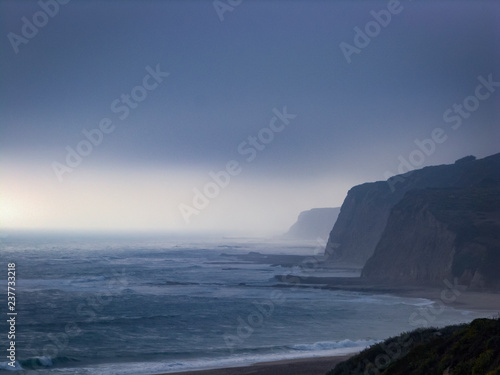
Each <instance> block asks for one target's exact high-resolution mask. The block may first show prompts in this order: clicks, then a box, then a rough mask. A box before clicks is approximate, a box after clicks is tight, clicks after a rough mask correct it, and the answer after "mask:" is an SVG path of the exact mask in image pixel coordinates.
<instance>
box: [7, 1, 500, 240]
mask: <svg viewBox="0 0 500 375" xmlns="http://www.w3.org/2000/svg"><path fill="white" fill-rule="evenodd" d="M54 1H55V0H42V2H35V1H30V2H28V1H22V0H12V1H2V2H1V3H0V17H1V18H0V29H1V33H0V36H1V39H0V50H1V53H0V67H1V76H0V100H1V104H0V105H1V108H0V109H1V110H0V126H1V129H0V178H1V180H0V181H1V186H0V188H1V189H0V194H1V195H0V199H1V210H2V211H1V215H0V226H1V227H2V228H37V229H100V230H117V229H120V230H127V231H130V230H165V231H172V230H174V231H176V230H190V231H198V230H218V231H230V230H237V231H238V232H240V233H252V234H261V233H264V232H280V231H283V232H284V231H286V230H287V229H288V227H289V226H290V225H291V224H293V222H294V221H295V219H296V217H297V215H298V213H299V212H300V211H301V210H306V209H310V208H313V207H335V206H340V205H341V204H342V201H343V199H344V197H345V195H346V193H347V191H348V189H349V188H350V187H352V186H354V185H356V184H360V183H363V182H367V181H376V180H383V179H385V178H386V177H384V176H387V174H388V173H396V171H397V170H398V166H399V165H400V164H401V161H400V160H401V157H402V158H404V159H405V160H410V156H412V157H413V159H412V160H413V161H414V162H415V164H417V165H415V166H416V167H422V166H425V165H436V164H443V163H453V162H454V161H455V160H456V159H458V158H460V157H462V156H465V155H469V154H473V155H476V156H477V157H484V156H488V155H490V154H493V153H497V152H500V147H499V141H500V106H499V104H500V87H499V85H498V84H497V85H496V84H495V83H494V82H500V49H499V46H500V4H499V3H498V2H495V1H469V2H461V1H446V2H444V1H443V2H438V1H428V2H420V1H413V2H407V1H402V2H401V3H397V2H392V3H387V2H375V1H372V2H358V1H310V0H307V1H306V0H302V1H275V0H274V1H270V0H269V1H254V0H243V1H241V2H238V1H236V0H232V1H231V3H232V4H233V5H234V6H231V5H228V4H229V3H228V1H227V0H223V1H221V2H219V3H217V2H216V3H215V5H218V9H216V7H215V6H214V2H212V1H102V0H99V1H78V0H73V1H70V2H68V3H67V4H60V3H55V2H54ZM61 2H62V3H64V2H65V1H62V0H61ZM44 4H45V5H44ZM54 4H57V6H56V5H54ZM388 4H390V5H388ZM388 6H389V8H390V9H389V10H387V9H388ZM44 8H45V9H44ZM382 10H385V11H382ZM391 12H392V13H391ZM48 13H51V14H48ZM377 14H378V15H377ZM388 14H390V20H389V19H388V16H387V15H388ZM376 18H378V19H379V21H376ZM377 22H378V23H377ZM380 23H383V24H385V25H382V26H381V25H380ZM37 25H38V26H37ZM360 30H361V32H362V33H363V35H360V33H359V31H360ZM356 34H357V36H356ZM366 34H368V35H366ZM370 34H371V35H372V36H371V37H370ZM355 36H356V37H355ZM167 73H168V74H167ZM478 77H483V79H482V80H481V79H478ZM488 80H489V81H490V83H489V84H488ZM491 82H493V83H491ZM479 85H482V87H481V88H479V91H477V88H478V86H479ZM122 95H123V96H122ZM471 96H472V98H470V97H471ZM467 98H468V99H467ZM464 100H465V103H464ZM455 103H456V104H460V105H462V106H464V108H462V109H461V110H459V109H457V108H458V107H453V105H454V104H455ZM466 108H468V109H466ZM447 111H448V112H447ZM459 111H461V112H459ZM460 113H461V114H460ZM443 115H445V118H443ZM99 127H101V129H99ZM436 128H441V129H442V131H441V133H440V134H441V136H440V138H439V140H440V141H441V142H442V143H435V147H432V146H431V145H430V144H429V143H426V144H427V146H428V147H429V149H428V152H427V153H428V154H429V155H427V154H425V155H424V153H423V152H421V153H420V154H419V152H416V153H415V152H414V151H415V150H418V147H417V145H416V143H415V140H420V141H423V140H424V139H427V138H430V137H431V136H432V134H433V132H434V131H435V129H436ZM95 129H98V130H95ZM84 130H85V131H87V132H90V133H87V134H91V135H89V137H90V138H91V139H90V140H89V139H88V138H87V136H85V134H84V133H83V131H84ZM438 133H439V130H438ZM434 134H436V133H434ZM249 137H256V138H249ZM259 137H260V138H259ZM443 139H445V141H444V142H443ZM91 141H93V142H94V143H95V144H92V143H90V142H91ZM89 145H90V148H89ZM71 150H73V151H71ZM68 153H70V154H72V155H71V156H68ZM75 154H76V156H75ZM78 154H79V155H78ZM422 155H424V157H423V158H422V157H421V156H422ZM228 163H229V164H228ZM228 167H229V172H230V173H231V174H229V173H228V172H224V173H222V174H219V185H223V186H222V187H221V186H218V187H217V188H215V185H214V183H215V182H213V177H211V176H210V172H218V171H221V170H226V168H228ZM227 176H229V178H230V180H229V181H228V178H227ZM193 189H198V190H193ZM197 191H200V192H201V194H204V196H205V198H200V197H199V194H197V193H196V192H197ZM204 191H205V193H207V194H205V193H204ZM206 195H211V196H212V197H207V196H206ZM193 199H194V200H195V202H193Z"/></svg>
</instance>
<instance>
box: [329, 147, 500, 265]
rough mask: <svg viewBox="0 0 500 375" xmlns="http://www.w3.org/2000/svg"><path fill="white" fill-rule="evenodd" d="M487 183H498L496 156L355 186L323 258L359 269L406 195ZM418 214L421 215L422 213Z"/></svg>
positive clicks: (499, 163)
mask: <svg viewBox="0 0 500 375" xmlns="http://www.w3.org/2000/svg"><path fill="white" fill-rule="evenodd" d="M488 181H491V182H492V183H496V182H497V181H500V154H495V155H492V156H489V157H486V158H484V159H480V160H476V159H475V158H474V157H470V156H469V157H466V158H463V159H460V160H457V161H456V162H455V164H452V165H438V166H433V167H426V168H422V169H419V170H415V171H412V172H408V173H406V174H402V175H398V176H394V177H392V178H390V179H388V180H387V181H378V182H373V183H366V184H362V185H358V186H355V187H353V188H352V189H351V190H349V192H348V194H347V197H346V198H345V200H344V203H343V204H342V207H341V210H340V214H339V217H338V219H337V221H336V223H335V225H334V227H333V229H332V231H331V232H330V236H329V239H328V243H327V246H326V249H325V255H326V256H327V258H328V260H329V261H331V262H336V263H343V264H352V265H358V266H363V265H364V264H365V263H366V261H367V260H368V259H369V258H370V257H371V256H372V255H373V253H374V251H375V247H376V246H377V243H378V242H379V241H380V240H381V236H382V232H383V231H384V229H385V227H386V224H387V220H388V218H389V214H390V212H391V209H392V208H393V207H394V206H395V205H396V204H397V203H398V202H400V201H401V200H402V199H403V197H404V196H405V194H406V193H407V192H409V191H412V190H416V189H426V188H467V187H472V186H477V185H478V184H481V183H487V182H488ZM419 214H421V215H424V212H421V213H419ZM426 220H428V222H429V225H438V223H436V222H432V220H433V219H432V218H431V217H429V218H427V219H426ZM442 230H443V231H445V228H442ZM443 233H444V232H443ZM446 236H451V234H449V233H447V234H446ZM449 240H451V238H449Z"/></svg>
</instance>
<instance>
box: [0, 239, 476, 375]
mask: <svg viewBox="0 0 500 375" xmlns="http://www.w3.org/2000/svg"><path fill="white" fill-rule="evenodd" d="M0 243H1V249H0V270H1V271H0V275H2V277H1V280H0V288H1V293H0V294H1V296H2V298H1V304H2V305H1V306H0V314H1V315H2V318H1V323H0V332H1V334H0V348H1V349H2V350H1V351H2V352H3V353H4V355H2V358H0V373H19V374H30V375H31V374H33V375H34V374H39V375H44V374H67V375H104V374H106V375H114V374H120V375H128V374H130V375H132V374H133V375H152V374H159V373H168V372H177V371H188V370H195V369H207V368H219V367H232V366H241V365H246V364H252V363H256V362H265V361H273V360H280V359H289V358H303V357H315V356H329V355H337V354H339V355H340V354H345V353H351V352H357V351H360V350H362V349H363V348H365V347H367V346H370V345H372V344H374V343H376V342H378V341H380V340H382V339H385V338H387V337H389V336H391V335H395V334H398V333H401V332H403V331H409V330H412V329H414V328H417V326H415V320H413V321H412V319H411V318H410V317H411V316H412V314H413V316H414V315H415V314H416V313H418V312H419V311H423V310H422V309H424V310H425V309H427V310H429V311H432V310H430V309H432V307H433V303H432V301H430V300H427V299H423V298H404V297H397V296H393V295H388V294H369V293H360V292H352V291H342V290H326V289H322V288H313V287H306V285H299V284H298V283H295V284H294V286H293V287H290V285H289V284H288V285H285V284H284V283H282V282H279V281H278V279H277V278H276V276H278V275H286V274H293V275H295V276H297V279H296V280H301V278H305V277H307V276H308V275H311V274H314V275H315V276H326V275H329V276H345V277H355V276H358V275H359V272H358V271H357V270H352V269H337V270H325V269H321V268H319V267H317V268H315V269H313V270H311V269H310V268H309V269H307V270H306V269H304V268H303V267H284V266H280V265H278V264H263V263H256V262H252V261H249V260H245V258H241V257H240V255H242V254H248V253H250V252H258V253H261V254H294V255H304V256H307V257H311V259H314V257H315V256H317V255H318V253H320V251H321V250H322V249H321V246H318V244H316V243H314V242H304V241H302V242H298V241H295V242H291V241H281V240H278V239H270V240H266V239H243V238H222V237H221V238H214V237H211V238H202V237H196V238H194V237H192V238H185V237H180V236H171V237H158V238H147V237H133V236H126V237H117V236H115V237H107V236H98V235H96V236H77V235H74V236H40V235H31V236H26V235H11V236H8V237H4V238H1V239H0ZM9 263H11V264H12V263H14V264H15V303H16V304H15V312H16V313H17V315H15V327H14V329H15V340H14V341H15V362H14V365H15V367H12V366H10V365H9V361H10V360H9V359H8V358H7V357H8V355H7V356H6V355H5V353H7V354H9V348H10V341H11V340H9V339H8V337H7V333H8V332H9V323H8V322H7V320H8V318H9V317H11V316H8V315H7V313H8V312H9V310H8V305H7V268H8V264H9ZM441 310H442V309H441ZM441 310H439V314H435V315H434V316H433V321H432V322H431V323H432V324H431V325H432V326H444V325H447V324H453V323H458V322H468V321H471V320H472V319H474V318H476V317H479V316H480V314H479V313H476V312H472V311H466V310H456V309H453V308H451V307H447V306H446V307H445V308H444V310H442V311H441ZM418 321H420V322H421V321H422V320H418Z"/></svg>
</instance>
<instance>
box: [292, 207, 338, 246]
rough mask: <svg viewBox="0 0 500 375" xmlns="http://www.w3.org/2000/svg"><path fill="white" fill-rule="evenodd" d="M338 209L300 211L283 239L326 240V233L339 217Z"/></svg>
mask: <svg viewBox="0 0 500 375" xmlns="http://www.w3.org/2000/svg"><path fill="white" fill-rule="evenodd" d="M339 212H340V207H334V208H330V207H327V208H313V209H311V210H308V211H302V212H301V213H300V214H299V217H298V219H297V222H296V223H295V224H293V225H292V226H291V227H290V229H289V230H288V232H287V233H286V234H285V237H288V238H297V239H305V240H316V239H318V238H321V239H323V240H325V241H326V240H327V239H328V233H330V230H331V229H332V226H333V225H334V224H335V221H336V220H337V217H338V216H339Z"/></svg>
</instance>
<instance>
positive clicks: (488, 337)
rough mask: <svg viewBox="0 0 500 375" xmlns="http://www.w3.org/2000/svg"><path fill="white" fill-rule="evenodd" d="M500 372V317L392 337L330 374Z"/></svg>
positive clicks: (466, 374)
mask: <svg viewBox="0 0 500 375" xmlns="http://www.w3.org/2000/svg"><path fill="white" fill-rule="evenodd" d="M402 374H404V375H434V374H436V375H500V319H499V318H497V319H476V320H474V321H473V322H471V323H470V324H461V325H455V326H448V327H444V328H440V329H437V328H426V329H417V330H415V331H412V332H409V333H404V334H402V335H400V336H397V337H392V338H389V339H387V340H385V341H384V342H382V343H379V344H376V345H373V346H371V347H370V348H368V349H366V350H364V351H363V352H361V353H360V354H358V355H356V356H354V357H351V358H350V359H348V360H347V361H345V362H342V363H340V364H338V365H337V366H336V367H335V368H334V369H333V370H331V371H329V372H328V373H327V375H402Z"/></svg>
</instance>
